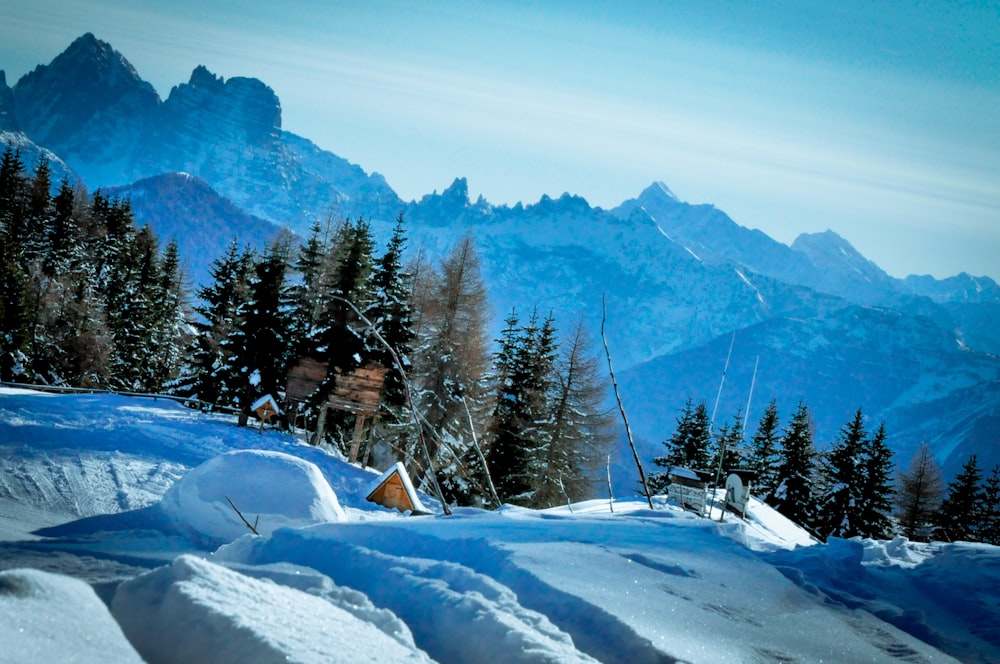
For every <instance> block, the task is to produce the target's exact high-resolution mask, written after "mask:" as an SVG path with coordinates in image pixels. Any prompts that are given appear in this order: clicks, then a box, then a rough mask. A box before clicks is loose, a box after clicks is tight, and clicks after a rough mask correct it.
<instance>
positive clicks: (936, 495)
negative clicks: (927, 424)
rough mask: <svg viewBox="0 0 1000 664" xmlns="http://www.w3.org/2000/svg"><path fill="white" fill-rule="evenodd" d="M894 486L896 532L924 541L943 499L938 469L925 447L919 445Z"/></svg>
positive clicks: (928, 448)
mask: <svg viewBox="0 0 1000 664" xmlns="http://www.w3.org/2000/svg"><path fill="white" fill-rule="evenodd" d="M898 486H899V491H898V492H897V493H896V496H895V505H896V519H897V520H898V522H899V527H900V531H901V532H902V534H903V536H904V537H907V538H908V539H911V540H914V541H926V540H927V539H928V537H929V535H930V534H931V528H932V525H933V522H934V516H935V514H936V513H937V510H938V508H939V507H940V505H941V497H942V496H943V495H944V485H943V483H942V480H941V469H940V468H939V467H938V465H937V462H935V461H934V456H933V455H932V454H931V450H930V447H929V446H928V445H927V443H923V444H921V445H920V447H919V448H918V449H917V452H916V454H914V455H913V459H912V460H911V461H910V465H909V467H908V468H907V470H906V471H905V472H901V473H900V474H899V481H898Z"/></svg>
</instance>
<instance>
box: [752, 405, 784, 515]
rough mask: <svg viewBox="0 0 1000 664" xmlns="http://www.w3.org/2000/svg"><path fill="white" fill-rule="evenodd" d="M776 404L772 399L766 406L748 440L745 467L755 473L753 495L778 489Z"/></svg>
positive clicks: (779, 456) (766, 493) (765, 493)
mask: <svg viewBox="0 0 1000 664" xmlns="http://www.w3.org/2000/svg"><path fill="white" fill-rule="evenodd" d="M778 426H779V425H778V404H777V402H776V401H775V400H774V399H771V402H770V403H769V404H767V408H765V409H764V414H763V415H762V416H761V418H760V421H759V422H758V423H757V432H756V433H755V434H754V435H753V438H752V439H751V440H750V449H749V450H748V452H747V460H746V466H747V468H749V469H750V470H753V471H755V472H756V473H757V478H756V479H755V480H754V482H753V487H754V493H755V494H757V495H760V496H766V495H768V494H769V493H771V492H772V491H774V490H775V489H776V488H777V487H778V464H779V463H780V461H781V454H780V452H779V451H778Z"/></svg>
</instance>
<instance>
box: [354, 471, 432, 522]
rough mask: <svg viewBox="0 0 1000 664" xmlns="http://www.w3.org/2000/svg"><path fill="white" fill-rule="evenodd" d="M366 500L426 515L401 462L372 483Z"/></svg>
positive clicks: (401, 510) (425, 510)
mask: <svg viewBox="0 0 1000 664" xmlns="http://www.w3.org/2000/svg"><path fill="white" fill-rule="evenodd" d="M372 486H373V488H372V490H371V491H369V492H368V496H367V497H366V499H367V500H368V501H369V502H372V503H377V504H379V505H382V506H383V507H388V508H390V509H397V510H399V511H400V512H410V513H411V514H428V513H429V512H428V511H427V509H426V508H425V507H424V506H423V504H422V503H421V502H420V497H419V496H418V495H417V492H416V490H415V489H414V488H413V483H412V482H411V481H410V476H409V475H408V474H407V473H406V468H404V467H403V464H402V462H397V463H395V464H393V465H392V466H391V467H390V468H389V469H388V470H386V471H385V472H384V473H382V475H381V476H379V478H378V479H377V480H375V482H374V483H373V485H372Z"/></svg>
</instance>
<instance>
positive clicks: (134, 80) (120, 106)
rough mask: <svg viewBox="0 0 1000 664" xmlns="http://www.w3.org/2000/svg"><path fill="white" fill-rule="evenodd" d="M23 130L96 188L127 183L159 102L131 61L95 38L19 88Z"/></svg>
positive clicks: (17, 98)
mask: <svg viewBox="0 0 1000 664" xmlns="http://www.w3.org/2000/svg"><path fill="white" fill-rule="evenodd" d="M14 98H15V101H16V104H17V114H18V119H19V120H20V123H21V126H22V127H23V129H24V133H25V134H26V135H27V136H28V137H29V138H30V139H31V140H32V141H34V142H35V143H37V144H39V145H44V146H45V147H47V148H49V149H51V150H53V151H54V152H56V153H57V154H59V155H61V156H62V157H63V159H64V160H65V161H66V162H67V163H68V164H69V165H70V166H71V167H72V168H73V170H74V171H75V172H76V173H78V174H79V175H80V176H81V177H83V179H84V181H85V182H87V184H88V185H89V186H91V187H97V186H100V185H102V184H103V185H108V184H123V183H124V182H126V181H127V180H126V178H125V173H127V170H128V169H127V164H128V163H129V162H130V161H131V160H132V159H134V158H135V156H136V151H137V146H139V145H141V143H142V141H143V139H144V137H145V136H146V135H148V133H149V131H150V129H151V127H152V126H153V124H154V122H155V113H156V110H157V106H158V104H159V103H160V99H159V97H158V95H157V94H156V91H155V90H153V87H152V86H151V85H150V84H149V83H146V82H145V81H143V80H142V79H141V78H139V75H138V74H137V73H136V71H135V69H134V68H133V67H132V65H130V64H129V63H128V61H127V60H126V59H125V58H124V57H123V56H122V55H121V54H120V53H118V52H117V51H115V50H114V49H113V48H111V46H110V45H109V44H107V43H106V42H102V41H100V40H98V39H97V38H95V37H94V35H92V34H90V33H88V34H85V35H83V36H82V37H80V38H79V39H77V40H76V41H74V42H73V43H72V44H71V45H70V47H69V48H68V49H66V50H65V51H64V52H63V53H61V54H60V55H59V56H57V57H56V59H55V60H53V61H52V63H51V64H49V65H40V66H38V67H36V68H35V70H34V71H32V72H30V73H28V74H26V75H25V76H24V77H22V78H21V80H20V81H18V82H17V84H16V85H15V86H14Z"/></svg>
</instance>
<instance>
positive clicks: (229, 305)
mask: <svg viewBox="0 0 1000 664" xmlns="http://www.w3.org/2000/svg"><path fill="white" fill-rule="evenodd" d="M254 265H255V256H254V254H253V251H252V250H251V249H250V248H249V247H246V248H244V249H242V250H241V249H240V248H239V243H238V241H237V240H236V239H235V238H234V239H233V241H232V242H231V243H230V244H229V246H228V247H227V249H226V253H225V254H223V255H222V256H220V257H219V258H217V259H216V260H215V261H214V262H213V263H212V266H211V268H210V270H209V274H210V275H211V277H212V281H211V283H209V284H208V285H206V286H203V287H201V288H200V289H199V290H198V293H197V295H198V298H199V303H198V304H196V305H195V307H194V310H195V312H196V313H197V314H198V317H197V318H195V319H194V321H193V322H192V326H193V327H194V329H195V331H196V335H195V337H194V338H193V339H192V340H191V345H190V346H189V351H188V354H189V358H190V359H189V362H188V366H187V368H186V375H185V377H184V378H183V379H182V380H181V381H180V382H179V384H178V386H177V389H176V391H177V392H178V393H179V394H183V395H185V396H189V397H193V398H196V399H199V400H200V401H202V402H204V403H205V404H210V405H215V406H232V405H234V404H235V403H236V398H237V392H236V390H237V389H238V385H237V383H236V382H234V380H233V376H231V375H230V374H229V373H228V368H230V367H231V362H230V356H231V354H232V351H231V350H229V349H228V348H227V347H226V344H225V341H226V339H228V338H229V337H230V336H232V335H233V334H235V333H236V331H237V330H238V329H239V327H240V326H241V324H242V321H241V319H240V312H241V311H245V306H246V305H247V303H248V300H249V298H250V276H251V273H252V271H253V268H254Z"/></svg>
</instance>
